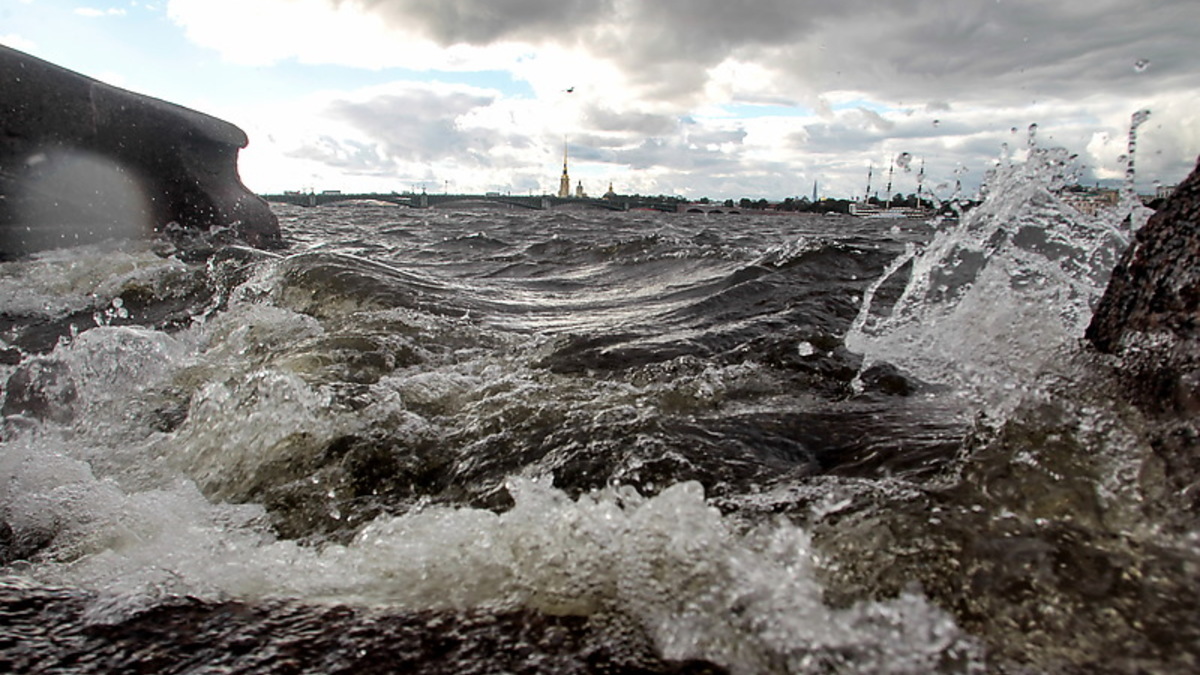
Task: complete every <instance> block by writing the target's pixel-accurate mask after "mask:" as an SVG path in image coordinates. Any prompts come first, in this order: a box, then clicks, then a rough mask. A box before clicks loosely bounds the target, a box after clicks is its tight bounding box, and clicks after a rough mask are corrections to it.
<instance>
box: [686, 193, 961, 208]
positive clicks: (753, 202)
mask: <svg viewBox="0 0 1200 675" xmlns="http://www.w3.org/2000/svg"><path fill="white" fill-rule="evenodd" d="M697 201H698V202H699V203H701V204H712V203H713V200H711V199H709V198H708V197H702V198H700V199H699V200H697ZM853 203H854V200H851V199H821V200H818V201H815V202H814V201H812V200H810V199H809V198H808V197H799V198H796V197H788V198H786V199H784V200H783V201H781V202H770V201H767V200H766V199H749V198H747V197H742V198H741V199H738V200H736V201H734V200H733V199H726V200H725V201H724V202H722V204H723V205H724V206H725V207H726V208H742V209H757V210H760V211H788V212H801V213H850V205H851V204H853ZM867 203H868V204H874V205H878V206H885V205H886V204H887V201H886V200H883V199H879V198H878V197H871V198H870V199H868V200H867ZM891 205H892V206H907V207H910V208H916V207H917V206H918V205H919V206H922V207H924V208H927V209H934V210H936V209H937V208H938V206H937V205H935V204H934V203H933V202H932V201H931V200H928V199H920V200H918V199H917V195H915V194H910V195H903V194H901V193H899V192H897V193H896V194H895V195H894V196H893V197H892V201H891ZM941 206H942V208H944V209H947V210H948V207H947V206H946V205H944V204H943V205H941Z"/></svg>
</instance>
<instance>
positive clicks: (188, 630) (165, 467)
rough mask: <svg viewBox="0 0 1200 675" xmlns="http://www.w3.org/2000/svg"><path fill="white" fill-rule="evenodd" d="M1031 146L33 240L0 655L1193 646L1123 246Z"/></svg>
mask: <svg viewBox="0 0 1200 675" xmlns="http://www.w3.org/2000/svg"><path fill="white" fill-rule="evenodd" d="M1036 158H1037V157H1036V156H1035V159H1036ZM1041 158H1042V159H1045V160H1046V162H1047V163H1052V162H1053V161H1055V159H1054V158H1053V157H1051V156H1050V155H1043V156H1041ZM1039 166H1040V165H1038V163H1037V162H1036V161H1033V160H1031V161H1030V162H1029V163H1027V164H1026V165H1024V167H1025V168H1024V169H1020V168H1014V169H1011V171H1010V173H1007V174H1002V175H1000V176H999V177H998V178H997V180H996V181H995V182H994V183H993V190H994V191H997V192H999V193H1000V194H1001V197H997V198H992V199H990V200H989V202H988V203H987V204H985V205H984V207H981V208H980V209H977V211H976V212H972V213H971V214H968V215H967V216H965V217H964V218H963V219H962V220H961V221H946V222H932V223H923V222H916V221H895V220H870V219H854V218H849V217H809V216H803V215H799V216H797V215H787V216H737V215H713V216H700V215H682V214H680V215H673V214H672V215H664V214H656V213H649V212H629V213H612V212H604V211H588V210H569V209H567V210H551V211H524V210H502V209H495V210H487V209H473V210H459V211H456V210H427V211H419V210H409V209H406V208H402V207H395V206H390V205H380V204H369V203H346V204H341V205H333V206H325V207H319V208H314V209H299V208H292V207H287V206H277V207H276V208H277V211H278V213H279V215H280V217H281V221H282V223H283V226H284V229H285V233H286V236H287V238H288V239H289V248H288V249H287V250H286V251H284V252H283V253H282V254H273V253H265V252H259V251H252V250H249V249H244V248H239V247H237V246H231V245H226V244H219V243H217V242H214V241H212V240H197V241H190V242H175V243H174V244H168V243H166V242H156V243H147V244H141V245H129V244H126V245H123V246H121V247H120V248H119V249H117V248H112V247H104V246H96V247H86V248H77V249H70V250H62V251H53V252H47V253H44V254H40V255H38V256H35V257H33V258H29V259H25V260H20V261H14V262H9V263H4V264H3V265H0V297H2V298H3V311H2V313H0V331H2V333H0V335H2V337H3V340H4V341H5V342H4V344H3V345H0V347H3V350H2V351H0V355H3V359H2V361H0V362H2V363H3V365H0V377H3V379H4V380H6V381H7V384H6V387H5V394H4V402H3V414H4V427H3V431H2V432H0V433H2V436H0V439H2V443H0V447H2V454H0V521H2V522H0V563H3V564H4V566H5V573H6V574H7V575H8V576H7V577H5V579H4V580H3V581H2V582H0V604H3V605H4V607H5V608H6V610H7V611H8V612H9V613H10V614H11V616H13V617H16V618H15V619H14V621H13V622H12V623H13V625H12V626H11V627H9V628H0V655H2V656H0V659H3V660H4V662H5V663H8V664H9V665H10V666H12V667H13V669H17V670H29V671H39V670H51V669H54V668H61V669H65V670H68V671H69V670H72V669H74V670H77V671H80V672H108V671H110V670H113V669H119V668H132V667H135V666H136V667H143V668H144V667H148V666H147V664H154V667H155V668H156V669H157V670H160V671H161V672H184V671H188V669H189V668H190V669H192V670H196V671H197V672H199V671H205V669H206V668H207V669H213V670H221V669H224V671H229V670H232V671H237V672H332V671H337V670H345V671H346V672H350V671H355V672H366V671H369V670H371V669H375V670H377V671H386V670H389V669H393V668H394V669H396V670H411V671H424V672H497V671H503V670H512V671H518V670H520V671H528V672H595V671H596V670H602V671H603V670H605V669H607V670H608V671H610V672H621V671H626V670H636V669H641V672H713V671H719V670H729V671H733V672H747V673H751V672H911V673H916V672H931V671H938V672H977V671H982V670H995V669H1006V668H1007V669H1014V668H1015V669H1019V668H1021V667H1026V666H1028V667H1029V668H1032V669H1033V670H1035V671H1043V670H1045V671H1055V670H1059V669H1062V668H1068V669H1070V668H1081V669H1086V668H1087V667H1088V664H1093V665H1094V664H1095V663H1097V662H1098V661H1097V659H1101V658H1103V659H1107V662H1108V663H1109V664H1110V665H1112V664H1116V666H1115V667H1117V668H1122V667H1124V666H1126V665H1129V666H1130V667H1133V666H1137V667H1142V666H1144V665H1145V664H1149V665H1150V666H1153V667H1159V668H1163V669H1168V670H1169V669H1173V668H1175V669H1181V672H1182V669H1184V668H1186V667H1187V666H1188V664H1190V663H1191V659H1193V656H1192V654H1193V653H1194V651H1195V650H1194V643H1193V647H1189V648H1184V649H1175V650H1174V651H1173V652H1172V651H1171V650H1170V647H1171V646H1172V645H1183V644H1186V641H1187V640H1188V639H1190V637H1189V636H1190V633H1189V632H1188V631H1189V630H1191V629H1190V627H1189V626H1188V625H1187V624H1186V622H1184V625H1183V626H1179V625H1178V624H1179V623H1180V622H1179V621H1178V620H1177V616H1179V614H1180V613H1181V612H1186V611H1188V610H1187V609H1186V603H1187V602H1188V601H1189V599H1191V598H1194V597H1195V588H1194V586H1195V585H1194V584H1193V583H1192V578H1193V576H1194V570H1195V569H1200V568H1197V567H1195V564H1196V562H1195V560H1196V558H1195V547H1194V542H1192V541H1191V539H1189V538H1188V537H1189V535H1187V533H1186V530H1187V527H1185V526H1182V525H1180V523H1179V522H1177V521H1176V520H1174V519H1172V517H1169V516H1168V515H1164V512H1165V510H1166V509H1168V508H1169V506H1170V504H1172V503H1173V502H1172V501H1171V500H1172V499H1174V498H1175V497H1174V496H1173V495H1172V494H1169V491H1168V490H1165V489H1162V488H1156V483H1155V480H1156V478H1155V474H1154V471H1155V470H1156V468H1155V467H1156V466H1157V465H1155V464H1154V463H1153V461H1152V460H1151V458H1150V453H1149V451H1148V450H1146V441H1145V440H1144V436H1145V434H1144V433H1143V430H1142V427H1141V426H1140V425H1142V424H1143V421H1141V420H1140V419H1137V418H1136V416H1135V415H1134V414H1133V413H1131V412H1129V411H1127V410H1122V409H1119V408H1117V407H1115V404H1112V403H1111V402H1109V401H1107V399H1105V397H1104V395H1103V394H1104V385H1103V382H1104V379H1103V378H1104V375H1103V373H1104V370H1103V368H1102V367H1101V366H1099V365H1096V364H1094V363H1091V362H1090V361H1089V357H1087V356H1086V355H1085V354H1083V353H1082V352H1080V351H1078V349H1077V347H1075V346H1074V341H1075V339H1076V338H1077V337H1078V335H1079V334H1081V331H1082V326H1084V325H1086V320H1087V317H1088V316H1089V315H1090V304H1091V303H1093V302H1094V301H1095V298H1096V297H1097V296H1098V294H1099V292H1100V291H1101V290H1102V288H1103V284H1104V282H1105V280H1106V270H1107V269H1109V268H1110V267H1111V263H1112V261H1113V260H1114V259H1115V256H1116V255H1117V254H1118V253H1119V251H1120V250H1121V248H1122V247H1123V246H1124V243H1125V239H1124V237H1125V235H1124V234H1122V232H1121V231H1120V230H1119V228H1117V227H1115V226H1112V225H1111V224H1110V223H1108V222H1107V221H1089V220H1087V219H1086V218H1084V217H1083V216H1082V215H1081V214H1078V213H1075V212H1073V211H1070V210H1069V207H1067V206H1066V205H1065V204H1062V203H1061V202H1059V201H1057V199H1056V198H1055V197H1054V193H1053V190H1052V188H1053V186H1052V185H1050V184H1049V183H1048V182H1047V181H1046V180H1045V179H1044V177H1042V176H1039V175H1036V174H1038V171H1040V169H1038V167H1039ZM1022 172H1023V173H1022ZM998 392H1001V393H1002V394H1003V395H998V394H997V393H998ZM1156 603H1157V604H1156ZM1177 605H1178V606H1177ZM1114 616H1117V617H1124V619H1122V620H1121V621H1117V619H1114V618H1113V617H1114ZM221 617H225V618H224V619H221ZM222 621H225V622H226V624H228V625H235V626H238V627H240V628H239V630H245V631H246V635H249V636H250V637H246V638H244V639H243V641H242V642H238V641H237V639H235V638H234V637H232V634H231V633H230V632H229V630H230V629H228V628H221V627H220V626H221V625H222ZM1114 622H1117V623H1119V624H1120V625H1117V623H1114ZM150 625H153V626H156V627H158V628H156V629H155V630H156V631H157V632H154V631H149V629H148V626H150ZM148 631H149V632H148ZM55 635H59V636H60V637H59V639H56V638H55V637H54V636H55ZM398 635H404V636H407V637H405V638H403V639H400V638H398V637H397V636H398ZM188 645H192V646H191V647H188ZM239 645H240V646H239ZM297 645H300V647H297ZM447 645H454V647H453V648H452V647H450V646H447ZM1114 645H1115V646H1114ZM1189 649H1190V650H1191V651H1189ZM297 651H299V652H300V653H304V654H309V655H311V654H315V653H319V654H321V655H323V656H322V657H321V658H322V659H323V660H320V661H319V662H318V661H313V662H312V665H304V663H305V660H306V659H307V658H308V657H304V658H301V660H300V661H296V660H295V659H296V658H297V657H296V652H297ZM1118 656H1119V657H1120V658H1124V659H1126V661H1120V662H1118V661H1114V660H1113V659H1114V658H1116V657H1118ZM289 659H291V660H289ZM289 664H290V665H289ZM1020 664H1025V666H1022V665H1020ZM205 672H207V671H205Z"/></svg>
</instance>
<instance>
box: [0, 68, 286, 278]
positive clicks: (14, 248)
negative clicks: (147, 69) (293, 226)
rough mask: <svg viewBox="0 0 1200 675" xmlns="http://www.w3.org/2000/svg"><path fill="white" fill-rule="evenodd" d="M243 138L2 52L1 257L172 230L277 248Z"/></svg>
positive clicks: (192, 115)
mask: <svg viewBox="0 0 1200 675" xmlns="http://www.w3.org/2000/svg"><path fill="white" fill-rule="evenodd" d="M246 144H247V138H246V134H245V133H244V132H243V131H242V130H241V129H239V128H237V127H236V126H234V125H232V124H229V123H228V122H225V121H222V120H219V119H217V118H215V117H211V116H209V115H205V114H203V113H199V112H196V111H194V110H190V109H188V108H184V107H181V106H178V105H174V104H171V103H167V102H165V101H160V100H158V99H154V98H150V97H148V96H143V95H140V94H135V93H133V92H130V91H126V90H124V89H119V88H117V87H113V86H110V85H107V84H104V83H103V82H99V81H97V80H93V79H91V78H89V77H85V76H83V75H80V74H78V73H75V72H73V71H70V70H67V69H65V68H62V67H59V66H56V65H54V64H52V63H48V62H46V61H43V60H41V59H38V58H35V57H33V56H30V55H28V54H25V53H22V52H19V51H17V50H14V49H11V48H8V47H5V46H3V45H0V259H3V258H7V257H13V256H16V255H21V254H24V253H28V252H31V251H37V250H43V249H48V248H55V247H60V246H69V245H75V244H80V243H90V242H95V241H101V240H105V239H112V238H133V237H142V236H146V235H148V234H152V233H154V232H160V231H163V230H168V229H173V228H185V229H189V230H214V229H218V228H223V229H227V230H229V231H230V232H231V233H233V234H234V235H235V236H237V237H238V238H240V239H242V240H243V241H245V242H246V243H249V244H251V245H253V246H260V247H271V246H273V245H276V244H278V243H279V240H280V232H279V223H278V220H277V219H276V218H275V215H274V214H272V213H271V210H270V208H269V207H268V206H267V203H266V202H265V201H263V200H262V199H261V198H259V197H257V196H256V195H254V194H253V193H251V192H250V191H249V190H248V189H246V187H245V186H244V185H243V184H242V182H241V179H240V178H239V176H238V173H237V155H238V150H239V149H241V148H243V147H245V146H246Z"/></svg>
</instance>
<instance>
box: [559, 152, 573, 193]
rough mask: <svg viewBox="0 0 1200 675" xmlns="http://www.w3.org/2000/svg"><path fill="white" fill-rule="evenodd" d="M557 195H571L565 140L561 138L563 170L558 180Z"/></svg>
mask: <svg viewBox="0 0 1200 675" xmlns="http://www.w3.org/2000/svg"><path fill="white" fill-rule="evenodd" d="M558 196H559V197H570V196H571V177H570V176H569V175H567V141H566V139H563V172H562V178H561V179H559V181H558Z"/></svg>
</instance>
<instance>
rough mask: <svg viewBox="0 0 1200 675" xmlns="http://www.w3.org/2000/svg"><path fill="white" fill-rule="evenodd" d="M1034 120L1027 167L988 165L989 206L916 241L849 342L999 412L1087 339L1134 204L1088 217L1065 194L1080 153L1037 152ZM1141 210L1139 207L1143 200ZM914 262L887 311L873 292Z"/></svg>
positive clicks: (869, 295)
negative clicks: (1053, 359)
mask: <svg viewBox="0 0 1200 675" xmlns="http://www.w3.org/2000/svg"><path fill="white" fill-rule="evenodd" d="M1036 135H1037V125H1036V124H1034V125H1030V127H1029V153H1028V158H1027V159H1026V161H1025V162H1023V163H1017V164H1014V163H1011V162H1008V161H1002V162H1001V164H1000V166H999V167H997V168H996V169H995V170H993V171H992V172H990V174H989V176H988V178H987V180H986V181H985V184H984V188H983V190H982V192H983V195H984V197H985V199H984V201H983V203H982V204H981V205H980V206H979V207H977V208H975V209H974V210H971V211H969V212H967V213H965V214H964V215H963V216H962V217H961V218H960V220H959V222H958V223H957V224H956V225H955V226H953V227H951V228H949V229H947V230H944V231H942V232H940V233H938V235H937V236H935V238H934V239H933V240H932V241H931V242H930V243H929V245H928V246H927V247H926V248H924V250H918V249H916V247H910V248H909V249H908V250H907V251H906V253H904V254H903V255H902V256H901V257H900V258H899V259H897V260H896V261H895V262H894V263H893V264H892V265H891V266H890V267H889V268H888V270H887V271H886V272H885V274H884V276H883V277H882V278H881V279H879V280H878V281H877V282H876V284H875V285H874V286H872V287H871V288H869V289H868V291H867V292H866V293H865V294H864V301H863V303H862V308H861V311H860V313H859V316H858V317H857V319H856V320H855V322H854V323H853V325H852V326H851V329H850V330H849V332H848V334H847V336H846V345H847V347H849V348H850V349H852V350H854V351H857V352H860V353H862V354H864V355H865V356H866V357H867V358H866V361H867V362H868V364H869V363H871V362H878V361H887V362H891V363H893V364H895V365H898V366H900V367H903V368H906V369H909V370H911V371H912V372H914V374H916V375H917V376H918V377H921V378H923V379H926V380H928V381H931V382H936V383H940V384H946V385H951V386H954V387H956V388H959V389H961V390H962V391H964V392H966V393H967V394H968V395H970V396H972V397H973V398H975V399H976V400H977V401H979V402H981V403H983V404H984V405H985V407H986V408H988V409H990V410H991V412H994V413H1001V414H1003V412H1004V411H1005V410H1006V409H1007V408H1008V406H1009V405H1010V404H1012V403H1014V402H1015V401H1016V399H1017V396H1016V395H1015V394H1019V392H1020V391H1021V390H1022V389H1024V388H1025V387H1027V386H1028V385H1029V384H1030V383H1031V382H1032V381H1033V378H1034V376H1035V375H1036V374H1037V373H1038V372H1039V371H1040V370H1041V369H1042V367H1043V366H1044V364H1045V363H1046V361H1047V359H1048V358H1049V357H1050V355H1052V354H1053V353H1054V351H1055V350H1056V349H1058V348H1059V347H1060V346H1062V345H1064V344H1066V343H1068V342H1070V341H1072V340H1074V339H1075V338H1077V337H1079V336H1081V335H1082V334H1083V330H1084V328H1085V327H1086V326H1087V323H1088V321H1089V319H1090V318H1091V312H1092V307H1093V305H1094V303H1095V302H1096V301H1097V300H1098V299H1099V296H1100V294H1101V293H1102V292H1103V289H1104V286H1105V284H1106V283H1107V280H1108V276H1109V274H1110V271H1111V269H1112V267H1113V265H1114V264H1115V261H1116V259H1117V256H1118V255H1119V254H1120V252H1121V251H1122V250H1124V248H1125V246H1126V245H1127V244H1128V229H1127V227H1128V226H1126V227H1122V226H1121V224H1122V223H1123V222H1125V221H1127V220H1136V218H1137V214H1136V213H1135V212H1136V210H1137V208H1136V207H1135V206H1134V205H1133V204H1131V203H1128V202H1126V203H1122V204H1121V205H1120V207H1119V208H1118V209H1115V210H1109V211H1100V212H1097V213H1096V214H1095V215H1087V214H1085V213H1082V212H1080V211H1079V210H1076V209H1075V208H1074V207H1072V206H1071V205H1070V203H1069V202H1068V201H1067V200H1065V199H1064V193H1063V191H1064V188H1066V187H1067V186H1069V185H1072V184H1074V183H1075V181H1076V178H1077V177H1078V168H1077V167H1076V166H1075V165H1074V163H1073V159H1074V157H1073V156H1072V155H1070V154H1069V153H1068V151H1066V150H1065V149H1062V148H1040V147H1038V145H1037V142H1036ZM1138 206H1140V205H1138ZM910 264H911V273H910V274H911V276H910V278H909V281H908V285H907V287H906V288H905V290H904V292H903V294H902V295H901V297H900V299H899V300H898V301H897V302H896V303H895V305H894V306H893V307H892V309H891V310H890V312H883V311H879V312H876V311H874V310H873V308H872V300H873V299H874V295H875V292H876V291H877V290H878V287H879V286H881V285H882V284H883V283H884V282H885V281H887V279H888V278H889V277H890V276H892V275H894V274H896V273H897V272H899V271H900V270H901V269H904V268H906V267H908V266H909V265H910Z"/></svg>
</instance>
